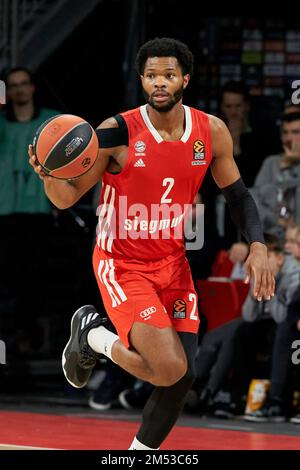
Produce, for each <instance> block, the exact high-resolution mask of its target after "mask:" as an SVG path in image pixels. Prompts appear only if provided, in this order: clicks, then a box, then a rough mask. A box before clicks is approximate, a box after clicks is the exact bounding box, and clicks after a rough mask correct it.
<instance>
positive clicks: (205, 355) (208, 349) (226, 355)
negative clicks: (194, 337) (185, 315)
mask: <svg viewBox="0 0 300 470" xmlns="http://www.w3.org/2000/svg"><path fill="white" fill-rule="evenodd" d="M265 239H266V242H267V246H268V250H269V261H270V263H271V266H272V271H273V274H274V275H275V276H276V281H277V282H276V291H275V296H274V297H273V298H272V299H271V300H270V301H262V302H258V301H257V300H256V299H254V298H253V297H252V291H251V289H250V291H249V295H248V297H247V299H246V301H245V303H244V305H243V309H242V315H243V319H236V320H233V321H232V322H230V323H228V324H226V325H223V326H221V327H219V328H216V329H215V330H212V331H211V332H209V333H208V334H207V335H206V336H205V337H204V339H203V342H202V344H201V345H200V348H199V354H198V356H197V357H198V359H197V360H196V370H197V379H198V380H197V383H196V386H198V387H199V385H200V386H201V384H203V381H204V380H205V379H207V377H209V378H208V382H207V384H206V386H205V387H204V389H202V392H200V393H199V395H200V407H201V408H205V407H206V405H207V403H208V402H209V401H211V399H212V398H214V397H215V398H216V399H217V396H216V394H217V392H218V390H220V389H221V388H222V386H224V384H225V383H226V382H227V380H228V378H229V375H230V371H231V370H233V374H232V377H231V379H230V388H231V394H232V395H233V398H229V399H228V398H227V397H226V399H227V403H226V406H223V407H222V410H221V411H222V416H225V415H226V416H227V417H228V416H231V415H232V414H233V413H234V411H235V410H239V408H240V406H239V405H240V403H239V400H240V397H241V396H242V395H243V394H244V393H246V392H247V390H248V386H249V383H250V380H251V378H252V377H253V373H254V366H255V358H256V354H257V352H258V350H259V348H264V347H265V346H266V345H267V346H269V347H268V348H267V349H268V350H269V351H270V350H271V348H272V341H273V336H274V330H275V326H276V324H277V323H280V322H283V321H284V320H285V318H286V315H287V308H288V305H289V303H290V302H291V298H292V296H293V294H294V292H295V290H296V288H297V286H298V284H299V275H300V266H299V264H298V263H297V262H296V261H295V260H294V259H293V258H291V257H290V256H285V255H284V253H283V249H282V248H281V246H280V245H279V243H278V239H277V238H276V237H274V236H272V235H265ZM272 330H273V331H272ZM267 337H269V338H270V341H269V344H267V343H268V342H267ZM213 366H214V367H213ZM212 367H213V368H212ZM223 395H224V393H223ZM227 395H228V396H229V393H228V394H227ZM223 398H224V397H223ZM220 408H221V407H219V411H220ZM220 414H221V413H219V415H220Z"/></svg>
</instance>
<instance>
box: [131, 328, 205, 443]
mask: <svg viewBox="0 0 300 470" xmlns="http://www.w3.org/2000/svg"><path fill="white" fill-rule="evenodd" d="M178 335H179V337H180V340H181V342H182V345H183V347H184V350H185V353H186V357H187V360H188V369H187V372H186V374H185V375H184V376H183V377H182V378H181V379H180V380H179V381H178V382H176V383H175V384H174V385H172V386H169V387H155V389H154V391H153V392H152V394H151V395H150V397H149V399H148V401H147V403H146V405H145V407H144V410H143V421H142V424H141V427H140V429H139V431H138V433H137V435H136V437H135V438H134V440H133V442H132V444H131V447H130V449H132V450H143V449H158V448H159V447H160V445H161V444H162V442H163V441H164V440H165V438H166V437H167V435H168V434H169V432H170V431H171V429H172V428H173V426H174V424H175V423H176V421H177V419H178V417H179V415H180V413H181V411H182V408H183V406H184V402H185V397H186V394H187V392H188V391H189V390H190V388H191V386H192V384H193V381H194V379H195V356H196V351H197V344H198V336H197V335H196V334H194V333H179V334H178Z"/></svg>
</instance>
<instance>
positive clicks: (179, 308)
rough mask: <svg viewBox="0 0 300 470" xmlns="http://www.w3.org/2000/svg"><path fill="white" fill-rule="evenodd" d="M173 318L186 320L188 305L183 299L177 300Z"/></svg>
mask: <svg viewBox="0 0 300 470" xmlns="http://www.w3.org/2000/svg"><path fill="white" fill-rule="evenodd" d="M173 318H180V319H181V318H186V303H185V301H184V300H183V299H177V300H175V302H174V304H173Z"/></svg>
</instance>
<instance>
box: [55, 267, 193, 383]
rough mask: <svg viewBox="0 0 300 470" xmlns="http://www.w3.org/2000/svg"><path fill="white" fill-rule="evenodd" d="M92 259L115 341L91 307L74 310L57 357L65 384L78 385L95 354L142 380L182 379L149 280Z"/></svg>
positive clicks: (178, 354) (178, 356)
mask: <svg viewBox="0 0 300 470" xmlns="http://www.w3.org/2000/svg"><path fill="white" fill-rule="evenodd" d="M97 261H98V263H97V264H96V269H95V271H96V272H97V274H99V272H100V274H101V275H100V276H98V277H99V279H98V285H99V287H100V291H101V295H102V299H103V302H104V305H105V308H106V311H107V312H108V314H109V316H110V319H111V320H112V322H113V324H114V325H115V327H116V329H117V332H118V334H119V337H118V336H117V335H115V334H114V333H112V332H111V331H108V330H107V328H106V327H105V324H103V319H102V318H101V317H100V316H99V315H98V314H97V312H96V310H95V309H94V310H91V311H89V310H88V311H85V309H86V307H84V308H82V309H79V311H77V312H76V313H75V315H74V316H73V319H72V328H71V329H72V333H71V338H70V340H69V342H68V345H67V347H66V348H65V350H64V353H63V369H64V373H65V375H66V378H67V380H69V382H70V383H72V384H73V385H74V386H76V387H82V386H84V385H85V384H86V382H87V379H88V378H89V375H90V373H91V370H92V368H93V367H94V365H95V358H96V357H97V356H95V353H100V354H104V355H106V356H108V357H109V358H111V359H112V360H113V361H114V362H116V363H117V364H118V365H120V366H121V367H122V368H124V369H125V370H126V371H128V372H130V373H131V374H133V375H134V376H136V377H138V378H140V379H142V380H146V381H149V382H151V383H152V384H154V385H160V386H168V385H172V384H174V383H175V382H177V381H178V380H179V379H180V378H181V377H183V376H184V375H185V373H186V369H187V360H186V356H185V352H184V349H183V347H182V345H181V342H180V340H179V338H178V336H177V334H176V332H175V330H174V329H173V327H172V324H171V321H170V318H169V316H168V315H167V313H166V310H165V308H164V306H163V305H162V303H161V300H160V299H159V297H158V296H157V294H156V292H155V290H154V288H153V285H152V282H150V281H148V279H147V276H145V275H143V276H141V275H139V274H137V273H136V272H135V270H134V272H133V273H131V272H130V271H129V270H128V269H122V265H121V264H120V263H119V264H117V262H116V263H114V262H113V260H111V259H108V260H104V261H105V262H106V264H105V263H103V260H102V259H100V262H99V260H97ZM97 265H98V266H99V267H100V268H101V269H102V271H101V269H99V268H98V269H97ZM115 271H117V274H116V273H115ZM97 322H99V324H98V323H97ZM89 349H90V354H89ZM88 369H90V371H89V372H88Z"/></svg>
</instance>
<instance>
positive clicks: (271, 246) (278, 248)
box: [264, 233, 284, 253]
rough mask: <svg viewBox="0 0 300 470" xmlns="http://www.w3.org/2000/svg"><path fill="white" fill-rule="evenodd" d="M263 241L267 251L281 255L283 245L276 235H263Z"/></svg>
mask: <svg viewBox="0 0 300 470" xmlns="http://www.w3.org/2000/svg"><path fill="white" fill-rule="evenodd" d="M264 239H265V242H266V245H267V248H268V251H273V252H274V253H283V251H284V249H283V245H282V243H281V242H280V240H279V238H278V237H276V235H273V234H272V233H264Z"/></svg>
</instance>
